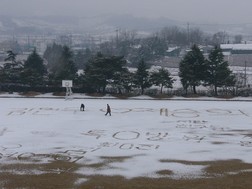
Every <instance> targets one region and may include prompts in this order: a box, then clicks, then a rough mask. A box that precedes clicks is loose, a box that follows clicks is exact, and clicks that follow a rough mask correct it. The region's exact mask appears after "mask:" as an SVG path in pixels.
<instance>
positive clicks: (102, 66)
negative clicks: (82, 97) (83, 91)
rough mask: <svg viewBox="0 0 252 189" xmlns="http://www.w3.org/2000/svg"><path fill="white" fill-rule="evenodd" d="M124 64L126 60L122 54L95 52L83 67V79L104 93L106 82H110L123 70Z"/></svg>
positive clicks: (91, 86)
mask: <svg viewBox="0 0 252 189" xmlns="http://www.w3.org/2000/svg"><path fill="white" fill-rule="evenodd" d="M125 65H126V61H125V59H124V58H123V57H122V56H104V55H103V54H101V53H97V55H96V56H95V57H93V58H92V59H90V61H89V63H88V65H87V66H86V68H85V81H86V82H87V85H89V87H90V88H93V89H95V90H97V91H98V92H101V91H102V92H103V93H104V92H105V89H106V86H107V84H109V83H111V81H112V80H114V79H115V77H116V75H117V74H121V73H122V72H124V71H125V68H124V66H125Z"/></svg>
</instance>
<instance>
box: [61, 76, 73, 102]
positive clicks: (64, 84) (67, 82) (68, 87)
mask: <svg viewBox="0 0 252 189" xmlns="http://www.w3.org/2000/svg"><path fill="white" fill-rule="evenodd" d="M62 87H65V88H66V99H69V98H71V95H72V94H73V92H72V89H71V88H72V87H73V81H72V80H62Z"/></svg>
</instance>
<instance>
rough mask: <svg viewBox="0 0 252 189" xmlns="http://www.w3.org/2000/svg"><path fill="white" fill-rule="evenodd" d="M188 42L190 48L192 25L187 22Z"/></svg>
mask: <svg viewBox="0 0 252 189" xmlns="http://www.w3.org/2000/svg"><path fill="white" fill-rule="evenodd" d="M187 41H188V45H189V47H190V45H191V44H190V23H189V22H187Z"/></svg>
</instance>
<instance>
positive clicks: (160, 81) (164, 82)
mask: <svg viewBox="0 0 252 189" xmlns="http://www.w3.org/2000/svg"><path fill="white" fill-rule="evenodd" d="M151 82H152V83H153V84H154V85H156V86H160V87H161V90H160V93H161V94H162V93H163V87H167V88H172V83H173V79H172V78H171V77H170V73H169V71H168V70H166V69H164V68H161V69H159V70H158V72H153V73H152V74H151Z"/></svg>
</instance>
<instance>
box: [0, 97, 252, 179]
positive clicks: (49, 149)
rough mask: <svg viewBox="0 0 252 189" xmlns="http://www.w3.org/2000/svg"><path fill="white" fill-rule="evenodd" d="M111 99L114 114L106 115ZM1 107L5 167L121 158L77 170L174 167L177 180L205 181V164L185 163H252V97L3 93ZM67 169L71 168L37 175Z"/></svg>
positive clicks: (137, 171)
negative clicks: (152, 97)
mask: <svg viewBox="0 0 252 189" xmlns="http://www.w3.org/2000/svg"><path fill="white" fill-rule="evenodd" d="M81 103H84V104H85V111H84V112H81V111H80V110H79V108H80V104H81ZM107 103H108V104H110V106H111V109H112V116H105V115H104V114H105V111H106V104H107ZM0 104H1V106H0V117H1V122H0V164H2V165H3V164H14V163H15V164H24V163H35V164H42V163H48V162H53V161H68V162H72V163H75V164H78V165H88V164H90V165H91V164H92V165H93V164H95V163H96V164H98V163H104V161H106V158H114V159H115V158H118V159H119V158H121V161H111V162H106V166H105V167H103V168H99V169H96V168H95V167H91V166H90V167H89V168H86V167H85V168H81V166H80V168H79V169H78V170H76V172H77V173H79V174H83V175H95V174H99V175H121V176H125V177H126V178H133V177H139V176H144V177H160V176H162V175H159V174H157V173H158V172H159V171H162V170H170V171H171V172H172V173H173V174H171V175H168V176H169V177H172V178H181V177H183V178H184V177H186V178H191V177H192V178H195V177H196V178H200V177H203V176H204V171H203V170H204V168H205V166H204V165H197V164H188V163H183V162H190V161H192V162H194V161H195V162H199V161H201V162H202V161H216V160H231V159H239V160H242V161H244V162H247V163H252V108H251V105H252V102H239V101H181V100H163V101H162V100H116V99H74V100H64V99H43V98H39V99H37V98H30V99H29V98H0ZM29 171H31V170H29ZM64 171H69V170H64V169H63V168H62V169H61V168H60V167H59V168H58V169H57V170H39V169H36V170H33V171H32V172H30V174H38V175H39V174H42V173H45V172H47V173H50V172H52V173H55V172H58V173H60V172H64ZM251 171H252V170H251ZM22 172H25V170H22V171H21V172H20V173H18V172H17V174H22ZM26 174H27V173H26ZM163 176H165V175H163Z"/></svg>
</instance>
